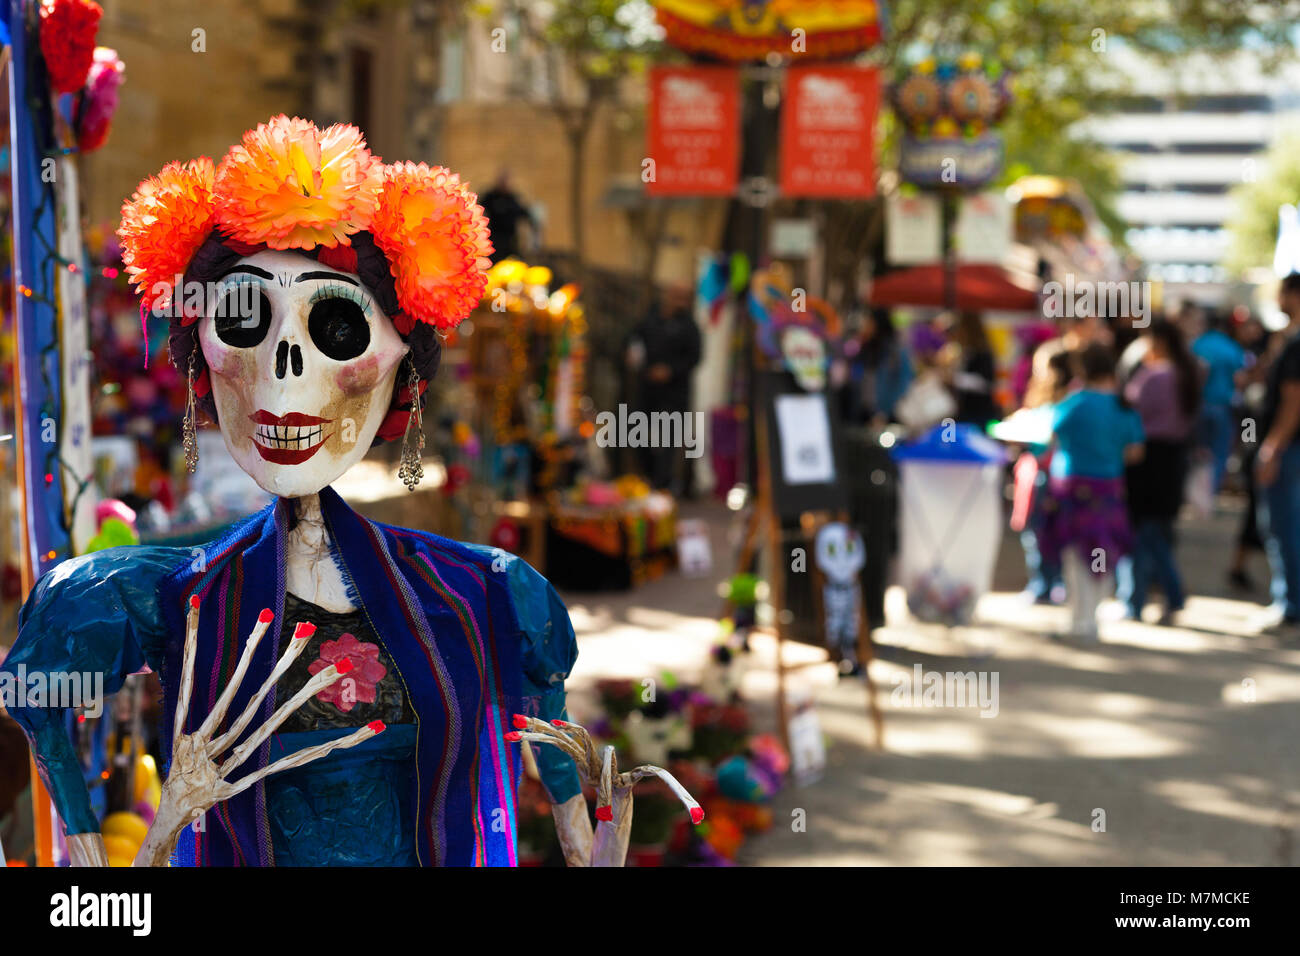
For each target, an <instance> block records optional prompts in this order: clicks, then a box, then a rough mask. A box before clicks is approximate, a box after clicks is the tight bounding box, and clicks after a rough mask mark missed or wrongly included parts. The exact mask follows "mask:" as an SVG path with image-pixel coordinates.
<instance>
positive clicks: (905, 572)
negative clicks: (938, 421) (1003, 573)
mask: <svg viewBox="0 0 1300 956" xmlns="http://www.w3.org/2000/svg"><path fill="white" fill-rule="evenodd" d="M894 459H895V460H896V461H897V462H898V469H899V479H898V489H899V562H898V577H899V583H900V584H902V585H903V587H904V589H905V590H906V591H907V605H908V608H909V609H910V610H911V612H912V614H913V615H915V616H916V617H917V618H919V619H921V620H923V621H929V622H934V623H942V624H947V625H949V626H953V625H960V624H966V623H969V622H970V620H971V618H972V616H973V614H974V611H975V605H976V603H977V602H978V601H979V599H980V598H981V597H982V596H983V595H984V594H986V593H987V592H988V590H989V589H990V587H992V584H993V566H994V564H995V563H996V561H997V556H998V547H999V546H1000V544H1001V541H1002V527H1003V516H1002V477H1003V466H1004V465H1005V464H1006V452H1005V451H1004V449H1003V447H1002V446H1001V445H1000V444H998V443H997V442H995V441H993V440H992V439H990V438H988V437H986V436H985V435H983V434H982V433H981V432H980V431H979V430H978V429H976V428H975V427H974V426H971V425H956V424H949V425H946V426H945V425H937V426H935V427H934V428H933V429H931V430H930V431H929V432H927V433H926V434H925V435H924V436H922V437H921V438H920V439H918V440H916V441H913V442H907V443H904V444H900V445H898V446H896V447H895V449H894Z"/></svg>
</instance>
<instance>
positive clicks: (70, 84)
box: [40, 0, 104, 93]
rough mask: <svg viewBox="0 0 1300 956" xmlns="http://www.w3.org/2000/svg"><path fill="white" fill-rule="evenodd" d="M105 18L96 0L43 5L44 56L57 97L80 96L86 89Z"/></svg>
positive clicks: (48, 1)
mask: <svg viewBox="0 0 1300 956" xmlns="http://www.w3.org/2000/svg"><path fill="white" fill-rule="evenodd" d="M103 14H104V11H103V9H102V8H101V7H100V6H99V4H97V3H94V2H93V0H44V2H43V3H42V4H41V31H40V45H41V55H42V56H43V57H44V58H45V68H46V69H47V70H48V71H49V74H50V86H52V87H53V88H54V92H55V93H76V92H77V91H78V90H80V89H81V88H82V87H83V86H85V85H86V74H87V73H89V72H90V66H91V64H92V63H93V62H94V60H95V33H96V32H97V31H98V30H99V18H100V17H101V16H103Z"/></svg>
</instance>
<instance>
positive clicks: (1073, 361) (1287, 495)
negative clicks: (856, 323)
mask: <svg viewBox="0 0 1300 956" xmlns="http://www.w3.org/2000/svg"><path fill="white" fill-rule="evenodd" d="M1279 306H1280V308H1281V311H1282V312H1283V313H1284V314H1285V315H1286V317H1287V319H1288V322H1289V324H1288V325H1287V326H1286V327H1285V328H1283V329H1280V330H1278V331H1274V332H1271V333H1270V332H1269V331H1268V330H1267V329H1266V328H1265V326H1264V325H1263V323H1262V322H1261V321H1260V319H1259V317H1257V316H1256V315H1254V314H1252V313H1251V312H1250V310H1249V309H1246V308H1244V307H1237V308H1236V309H1234V310H1231V311H1215V310H1212V309H1206V308H1203V307H1200V306H1197V305H1195V304H1191V303H1186V304H1183V305H1182V306H1181V307H1180V308H1179V309H1177V310H1176V311H1174V312H1171V313H1168V314H1166V313H1164V312H1163V311H1159V310H1156V311H1154V312H1151V313H1149V314H1148V316H1147V317H1145V318H1139V319H1137V320H1134V319H1133V318H1119V319H1113V318H1112V319H1108V318H1104V317H1100V316H1097V315H1084V316H1078V317H1074V318H1070V319H1063V320H1061V321H1060V323H1059V324H1057V325H1032V326H1024V327H1022V328H1019V329H1017V330H1016V331H1017V337H1018V339H1019V340H1020V346H1021V355H1020V357H1019V359H1018V362H1017V364H1016V365H1015V367H1014V368H1013V369H1012V370H1011V380H1010V387H1009V389H1002V390H1001V395H1002V396H1003V397H1004V398H1005V397H1006V396H1007V394H1008V393H1009V394H1010V397H1011V401H1010V406H1011V407H1001V405H1000V403H999V401H998V396H999V393H1000V390H999V387H998V385H999V382H998V378H997V363H996V360H995V354H994V350H993V348H992V347H991V345H990V341H989V336H988V334H987V331H986V329H985V326H984V322H983V321H982V319H981V316H980V315H979V314H978V313H974V312H964V313H960V314H958V315H955V316H947V317H940V319H938V320H936V321H934V322H929V323H924V324H920V325H914V326H912V327H911V328H910V329H909V330H908V334H907V335H906V341H904V335H902V334H900V333H899V332H898V331H897V330H896V329H895V327H894V325H893V323H892V321H891V318H890V315H889V313H888V312H887V311H885V310H871V311H869V312H867V313H866V314H864V315H863V316H862V317H861V319H862V321H861V326H860V331H859V333H858V335H857V339H856V341H855V342H854V343H853V347H852V348H851V349H850V352H851V353H852V358H851V362H850V365H849V370H848V374H847V381H846V384H845V388H844V390H843V395H844V409H843V410H844V413H845V416H846V417H847V418H848V420H850V421H852V422H857V423H875V424H877V425H879V426H882V427H883V426H884V424H885V423H888V422H903V423H905V424H913V423H923V422H930V423H933V422H936V421H943V420H949V419H951V420H953V421H956V422H964V423H969V424H973V425H976V426H978V427H980V428H983V427H985V426H986V425H987V424H988V423H990V422H992V421H997V420H1001V421H1002V422H1003V424H1004V426H1006V425H1012V426H1013V427H1010V428H1005V429H1000V432H1001V433H1000V434H999V437H1002V438H1004V440H1007V441H1008V442H1010V443H1011V444H1012V445H1013V446H1014V447H1015V448H1016V449H1017V450H1018V451H1019V454H1018V457H1017V458H1016V460H1015V464H1014V466H1013V469H1012V473H1013V478H1014V480H1013V487H1014V489H1015V491H1014V500H1013V504H1012V508H1011V525H1012V528H1013V530H1015V531H1017V532H1018V533H1019V535H1020V540H1021V543H1022V545H1023V548H1024V554H1025V565H1026V571H1027V575H1028V586H1027V590H1026V599H1027V600H1032V601H1036V602H1043V603H1052V604H1068V606H1069V607H1070V609H1071V615H1070V619H1071V625H1070V627H1071V631H1070V635H1069V636H1070V637H1072V638H1074V639H1076V640H1080V641H1085V642H1086V641H1095V640H1096V639H1097V615H1098V609H1099V605H1100V602H1101V600H1102V598H1103V597H1104V596H1105V593H1106V591H1107V590H1108V589H1109V588H1110V587H1111V586H1112V582H1113V586H1114V589H1115V596H1116V597H1117V598H1118V599H1119V606H1120V608H1121V610H1122V613H1123V614H1124V615H1126V616H1127V617H1129V618H1131V619H1135V620H1141V619H1142V615H1143V612H1144V610H1145V609H1146V605H1147V599H1148V597H1149V595H1150V593H1151V591H1152V589H1153V588H1158V589H1159V591H1160V592H1161V595H1162V597H1163V605H1162V609H1161V612H1160V616H1159V622H1160V623H1162V624H1167V623H1172V622H1173V621H1174V620H1175V618H1176V616H1177V615H1178V613H1179V612H1180V611H1181V610H1182V609H1183V606H1184V603H1185V601H1186V597H1187V596H1186V591H1185V587H1184V584H1183V578H1182V574H1181V572H1180V569H1179V566H1178V561H1177V559H1176V557H1175V541H1176V535H1177V528H1178V522H1179V520H1180V516H1183V515H1186V514H1187V513H1188V511H1191V512H1193V513H1198V514H1201V515H1208V514H1210V513H1212V511H1213V509H1214V500H1215V496H1216V495H1217V493H1218V492H1219V491H1220V490H1221V489H1222V488H1223V487H1224V485H1225V483H1227V484H1230V485H1231V486H1232V490H1234V491H1236V492H1239V493H1240V494H1242V495H1244V496H1245V497H1246V498H1247V502H1248V506H1247V507H1246V508H1245V509H1244V511H1243V519H1242V524H1241V528H1240V531H1239V534H1238V536H1237V545H1236V549H1235V553H1234V554H1233V555H1232V557H1231V559H1230V561H1229V563H1228V565H1227V567H1226V568H1225V574H1226V576H1227V579H1228V583H1229V584H1230V585H1231V586H1232V587H1233V588H1235V589H1238V590H1241V591H1245V592H1249V591H1253V589H1254V582H1253V580H1252V579H1251V576H1250V562H1251V557H1252V555H1254V554H1257V553H1259V552H1261V551H1263V552H1266V553H1267V556H1268V564H1269V567H1270V570H1271V581H1272V583H1271V594H1272V602H1273V603H1272V605H1271V607H1270V609H1269V611H1268V612H1267V615H1266V619H1265V620H1261V622H1260V623H1261V627H1263V628H1266V629H1270V630H1274V631H1278V632H1281V633H1283V634H1285V635H1287V636H1296V635H1300V274H1295V273H1293V274H1292V275H1290V276H1287V277H1286V278H1285V279H1283V281H1282V283H1281V286H1280V292H1279Z"/></svg>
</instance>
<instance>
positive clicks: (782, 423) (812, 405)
mask: <svg viewBox="0 0 1300 956" xmlns="http://www.w3.org/2000/svg"><path fill="white" fill-rule="evenodd" d="M776 428H777V432H778V434H779V436H780V439H781V473H782V474H783V475H784V477H785V483H786V484H787V485H828V484H830V483H831V482H833V481H834V480H835V456H834V454H833V453H832V450H831V423H830V419H828V418H827V417H826V398H825V396H823V395H821V394H816V395H778V396H777V397H776Z"/></svg>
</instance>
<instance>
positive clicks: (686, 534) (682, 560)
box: [677, 519, 713, 578]
mask: <svg viewBox="0 0 1300 956" xmlns="http://www.w3.org/2000/svg"><path fill="white" fill-rule="evenodd" d="M677 567H678V568H680V569H681V572H682V574H684V575H686V577H688V578H698V577H703V576H704V575H706V574H708V573H709V572H710V571H712V570H713V546H712V544H711V543H710V541H709V526H708V525H706V524H705V523H704V522H703V521H699V520H696V519H684V520H682V521H678V522H677Z"/></svg>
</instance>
